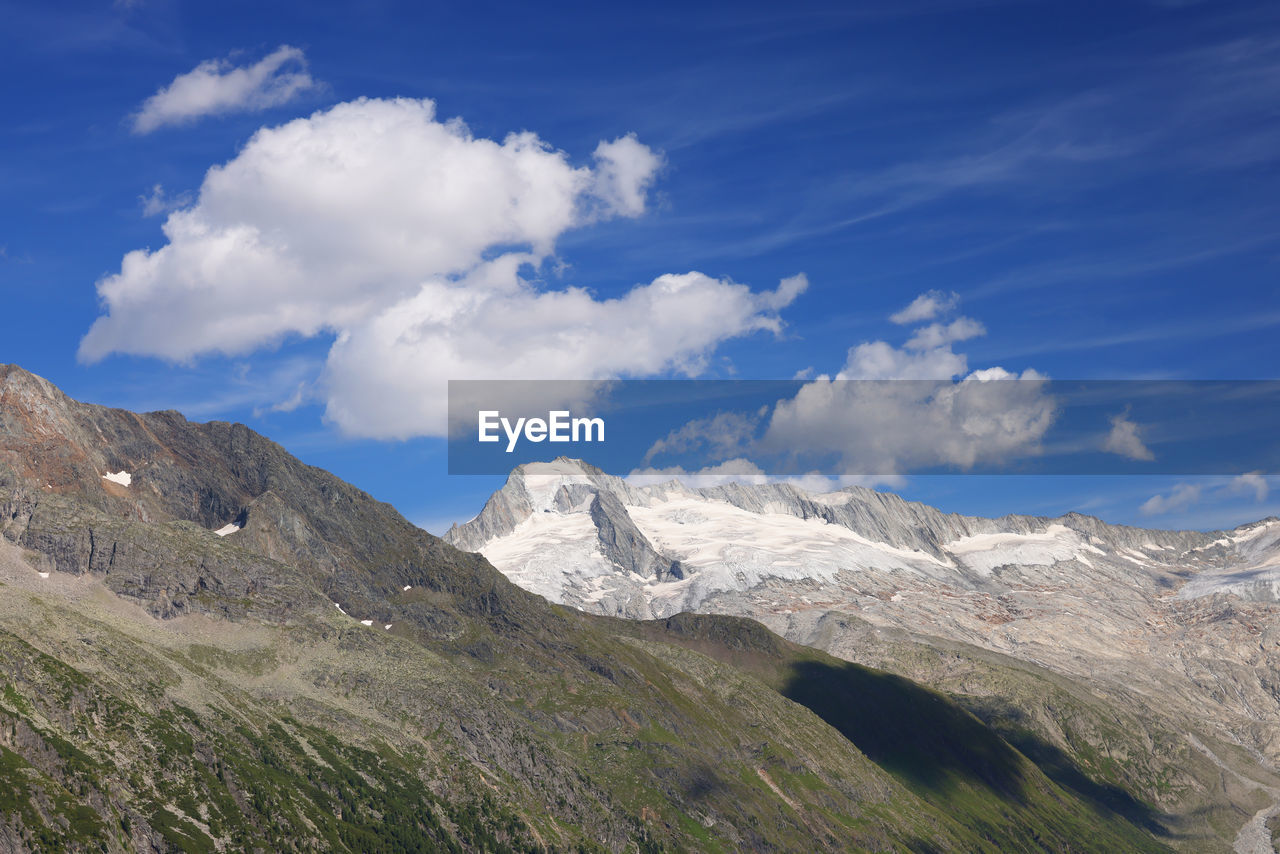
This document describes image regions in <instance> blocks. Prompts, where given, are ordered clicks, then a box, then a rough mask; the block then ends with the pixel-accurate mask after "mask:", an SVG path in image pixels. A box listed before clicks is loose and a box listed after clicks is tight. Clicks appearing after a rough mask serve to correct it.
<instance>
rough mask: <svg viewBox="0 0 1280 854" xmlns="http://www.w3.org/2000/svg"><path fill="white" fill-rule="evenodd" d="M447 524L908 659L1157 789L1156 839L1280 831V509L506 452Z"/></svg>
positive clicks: (1126, 780) (832, 642)
mask: <svg viewBox="0 0 1280 854" xmlns="http://www.w3.org/2000/svg"><path fill="white" fill-rule="evenodd" d="M619 532H625V536H619ZM445 539H446V540H448V541H450V542H452V543H455V544H457V545H459V546H461V547H464V548H468V549H476V550H478V551H480V552H481V553H483V554H484V555H485V556H486V557H487V558H489V560H490V561H491V562H492V563H493V564H494V565H495V566H496V567H497V568H498V569H500V570H502V571H503V572H504V573H505V574H506V575H507V577H508V578H510V579H511V580H512V581H514V582H516V583H517V584H519V585H520V586H522V587H524V588H526V589H528V590H531V591H534V592H537V593H539V594H541V595H543V596H545V597H547V598H548V599H550V600H551V601H555V602H562V603H564V604H567V605H571V606H573V607H575V608H578V609H582V610H584V611H588V612H592V613H599V614H610V615H616V616H623V617H628V618H632V619H639V620H650V619H655V618H658V619H661V618H667V617H670V616H671V615H674V614H677V613H680V612H683V611H691V610H696V611H699V612H702V613H708V614H726V615H734V616H742V617H749V618H752V619H755V620H758V621H760V622H761V623H763V624H764V625H766V626H768V627H769V628H771V629H773V630H774V631H776V632H778V633H779V634H780V635H782V636H784V637H786V638H787V639H789V640H791V641H794V642H797V643H800V644H804V645H808V646H811V647H815V648H818V649H822V650H824V651H827V652H830V653H832V654H833V655H836V656H838V657H840V658H843V659H845V660H848V661H851V662H857V663H860V664H864V665H870V666H875V667H878V668H882V669H885V670H888V671H892V672H895V673H898V674H902V675H905V676H909V677H910V678H912V679H915V680H917V681H920V682H922V683H924V684H927V685H929V686H931V687H933V688H935V689H938V690H941V691H944V692H946V693H948V694H949V695H950V696H951V697H952V699H954V700H956V701H957V702H959V703H961V704H962V705H964V706H965V707H966V708H968V709H969V710H970V711H972V712H973V713H975V714H977V715H978V716H979V717H981V718H982V719H983V720H985V721H986V722H987V723H988V724H989V725H991V726H992V727H994V728H996V729H997V730H998V731H1000V732H1002V734H1003V735H1004V736H1005V738H1006V739H1007V740H1009V741H1010V742H1011V743H1014V744H1019V743H1020V739H1031V738H1034V740H1035V741H1036V742H1037V744H1032V743H1031V742H1030V741H1023V742H1022V744H1023V747H1024V749H1025V752H1026V753H1027V755H1029V756H1035V757H1038V758H1039V759H1040V760H1041V761H1042V765H1043V766H1044V767H1048V766H1051V765H1053V764H1054V763H1055V762H1059V763H1065V765H1063V767H1062V769H1061V770H1062V772H1063V773H1062V774H1060V775H1059V780H1060V782H1064V783H1065V782H1068V781H1069V780H1072V779H1074V780H1076V782H1077V783H1078V784H1079V785H1080V786H1083V787H1085V788H1086V789H1087V788H1088V787H1089V786H1102V787H1104V788H1107V787H1110V788H1108V791H1110V792H1111V794H1113V795H1116V796H1117V797H1120V798H1121V800H1124V799H1125V798H1129V799H1132V801H1133V802H1134V803H1141V804H1146V805H1148V806H1149V807H1151V809H1152V810H1153V811H1154V813H1155V814H1157V815H1158V816H1159V817H1158V818H1156V819H1155V821H1156V823H1157V824H1161V825H1162V826H1163V827H1164V828H1165V831H1166V838H1170V839H1175V838H1181V839H1182V840H1183V843H1184V844H1187V845H1189V846H1190V847H1191V848H1192V849H1193V850H1197V849H1199V848H1201V847H1206V848H1207V847H1208V846H1211V845H1214V844H1218V845H1224V847H1225V846H1227V845H1234V846H1235V847H1236V849H1237V850H1255V848H1256V846H1255V845H1254V843H1257V844H1261V845H1263V846H1264V847H1263V848H1261V849H1258V850H1267V851H1269V850H1271V842H1270V839H1271V835H1272V833H1273V831H1274V830H1275V829H1276V827H1275V826H1276V820H1277V816H1280V788H1277V784H1276V776H1275V772H1276V767H1277V766H1276V763H1277V761H1280V679H1278V678H1277V673H1278V672H1280V619H1278V617H1280V604H1277V600H1278V599H1280V596H1278V595H1277V593H1278V591H1280V520H1276V519H1266V520H1263V521H1261V522H1258V523H1255V524H1252V525H1245V526H1242V527H1240V528H1237V529H1235V530H1232V531H1225V532H1214V533H1203V532H1196V531H1159V530H1145V529H1139V528H1132V527H1124V526H1114V525H1108V524H1106V523H1104V522H1102V521H1101V520H1098V519H1095V518H1092V517H1088V516H1082V515H1079V514H1069V515H1067V516H1063V517H1060V518H1042V517H1034V516H1006V517H1002V518H999V519H984V518H976V517H969V516H961V515H956V514H948V513H943V512H940V511H938V510H936V509H934V508H931V507H928V506H925V505H922V504H918V503H913V502H909V501H905V500H903V499H902V498H900V497H898V496H896V495H893V494H889V493H882V492H876V491H874V490H869V489H864V488H860V487H850V488H848V489H844V490H840V491H836V492H829V493H823V494H813V493H809V492H806V491H805V490H802V489H799V488H797V487H795V486H792V485H790V484H785V483H767V484H757V485H748V484H740V483H733V484H727V485H723V486H717V487H712V488H703V489H692V488H688V487H686V486H683V485H681V484H680V483H678V482H675V481H672V482H669V483H661V484H654V485H648V486H637V485H634V484H631V483H629V482H627V481H626V480H623V479H621V478H617V477H613V476H610V475H606V474H604V473H603V472H601V471H600V470H598V469H596V468H594V467H592V466H590V465H588V464H586V463H583V462H581V461H576V460H567V459H559V460H556V461H555V462H554V463H550V464H541V465H535V466H528V467H521V468H518V469H516V470H515V471H513V472H512V474H511V476H510V477H509V478H508V480H507V483H506V484H505V485H504V487H503V488H502V489H501V490H499V491H498V492H497V493H495V494H494V495H493V496H492V497H491V498H490V499H489V501H488V502H487V503H486V505H485V507H484V509H483V511H482V512H481V513H480V514H479V515H478V516H477V517H476V518H475V519H472V520H471V521H469V522H467V523H466V524H463V525H458V526H455V527H454V528H453V529H451V530H450V531H449V532H448V534H446V537H445ZM1046 747H1047V748H1051V749H1046ZM1067 766H1070V767H1067ZM1078 770H1083V771H1084V772H1085V775H1084V778H1083V779H1081V778H1077V777H1074V776H1073V775H1074V774H1075V772H1076V771H1078ZM1268 822H1270V825H1269V824H1268ZM1192 839H1194V843H1193V842H1191V841H1190V840H1192ZM1249 840H1253V842H1250V841H1249ZM1251 846H1252V847H1251Z"/></svg>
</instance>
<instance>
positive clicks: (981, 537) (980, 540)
mask: <svg viewBox="0 0 1280 854" xmlns="http://www.w3.org/2000/svg"><path fill="white" fill-rule="evenodd" d="M1084 545H1085V543H1084V542H1083V541H1082V540H1081V539H1080V535H1079V534H1078V533H1077V532H1075V531H1073V530H1072V529H1070V528H1068V527H1067V526H1066V525H1056V524H1055V525H1050V526H1049V527H1048V528H1045V529H1044V530H1043V531H1041V532H1039V533H1032V534H1015V533H997V534H975V535H973V536H969V537H961V538H960V539H958V540H954V541H952V542H950V543H948V544H947V545H945V546H944V547H943V548H945V549H946V550H947V551H949V552H951V553H952V554H954V555H956V556H957V557H958V558H960V560H961V561H962V562H963V563H964V565H965V566H967V567H969V568H970V569H972V570H974V571H976V572H980V573H983V574H989V573H991V572H992V571H994V570H995V569H996V568H998V567H1001V566H1007V565H1015V566H1052V565H1053V564H1055V563H1057V562H1058V561H1060V560H1072V559H1076V558H1078V557H1079V554H1080V551H1081V550H1082V547H1083V546H1084Z"/></svg>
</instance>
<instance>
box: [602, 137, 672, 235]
mask: <svg viewBox="0 0 1280 854" xmlns="http://www.w3.org/2000/svg"><path fill="white" fill-rule="evenodd" d="M593 156H594V157H595V160H596V170H595V195H596V196H597V197H598V198H599V199H601V200H602V201H604V203H605V204H606V206H607V208H608V210H609V211H610V212H614V211H616V212H617V213H620V214H623V215H624V216H639V215H640V214H642V213H644V206H645V194H646V193H647V191H648V189H649V186H650V185H651V184H652V183H653V179H654V176H655V175H656V174H657V171H658V167H659V166H661V165H662V157H661V156H660V155H658V154H657V153H656V152H654V151H653V150H652V149H650V148H649V147H648V146H647V145H644V144H643V143H641V142H640V141H639V140H637V139H636V137H635V134H628V135H627V136H624V137H620V138H618V139H615V140H614V141H613V142H601V143H600V144H599V145H597V146H596V150H595V153H594V155H593Z"/></svg>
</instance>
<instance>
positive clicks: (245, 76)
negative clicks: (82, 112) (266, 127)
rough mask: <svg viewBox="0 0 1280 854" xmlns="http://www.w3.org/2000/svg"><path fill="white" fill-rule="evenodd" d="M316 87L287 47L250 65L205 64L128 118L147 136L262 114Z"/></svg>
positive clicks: (292, 49)
mask: <svg viewBox="0 0 1280 854" xmlns="http://www.w3.org/2000/svg"><path fill="white" fill-rule="evenodd" d="M316 85H317V84H316V81H315V80H314V79H312V77H311V74H310V72H309V71H308V70H307V59H306V57H305V56H304V55H303V52H302V51H301V50H299V49H298V48H296V47H291V46H289V45H281V46H280V47H278V48H276V49H275V50H274V51H272V52H271V53H269V54H267V55H266V56H265V57H263V58H262V59H260V60H258V61H257V62H255V63H253V64H252V65H244V66H237V65H233V64H232V62H231V61H230V60H229V59H209V60H205V61H204V62H202V63H200V64H199V65H197V66H196V67H195V68H193V69H192V70H190V71H188V72H186V73H185V74H179V75H178V76H177V77H175V78H174V79H173V82H171V83H170V84H169V85H168V86H165V87H163V88H162V89H160V91H158V92H156V93H155V94H154V95H152V96H151V97H150V98H148V99H147V100H146V101H144V102H143V103H142V106H141V107H139V108H138V111H137V112H136V113H134V115H133V132H134V133H137V134H147V133H151V132H152V131H154V130H157V129H159V128H162V127H166V126H170V125H183V124H190V123H191V122H194V121H196V120H198V119H201V118H204V117H206V116H214V115H220V114H224V113H236V112H261V111H262V110H266V109H270V108H271V107H278V106H280V105H281V104H287V103H288V102H289V101H292V100H293V99H294V98H296V97H298V96H299V95H301V94H302V93H303V92H306V91H307V90H309V89H313V88H315V86H316Z"/></svg>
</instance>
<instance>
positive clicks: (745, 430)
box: [641, 407, 768, 465]
mask: <svg viewBox="0 0 1280 854" xmlns="http://www.w3.org/2000/svg"><path fill="white" fill-rule="evenodd" d="M767 413H768V407H765V408H763V409H761V410H760V411H759V412H755V413H749V412H717V413H716V414H715V415H712V416H709V417H707V418H695V419H694V420H692V421H689V422H688V423H686V424H684V425H683V426H681V427H679V428H678V429H676V430H673V431H671V432H670V433H668V434H667V435H666V436H664V437H663V438H661V439H659V440H658V441H656V442H654V443H653V444H652V445H651V446H650V447H649V450H647V451H646V452H645V455H644V459H643V460H641V462H642V463H644V464H646V465H647V464H648V463H649V462H650V461H651V460H652V459H653V458H654V457H656V456H658V455H660V454H685V453H689V452H691V451H697V452H699V453H704V454H708V455H710V456H714V457H717V458H721V459H723V458H725V457H729V456H731V455H733V454H736V453H739V452H742V451H744V450H746V449H747V448H748V447H750V445H751V443H752V442H753V441H754V438H755V433H756V430H757V429H758V428H759V426H760V421H761V419H762V418H763V417H764V416H765V415H766V414H767Z"/></svg>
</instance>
